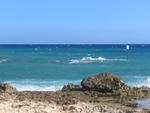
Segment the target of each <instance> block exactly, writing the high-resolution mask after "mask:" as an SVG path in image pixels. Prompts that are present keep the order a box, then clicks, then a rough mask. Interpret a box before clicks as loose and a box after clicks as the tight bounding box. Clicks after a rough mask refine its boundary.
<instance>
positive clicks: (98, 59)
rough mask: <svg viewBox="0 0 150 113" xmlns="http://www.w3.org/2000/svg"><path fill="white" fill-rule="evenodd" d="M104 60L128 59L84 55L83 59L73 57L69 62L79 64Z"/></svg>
mask: <svg viewBox="0 0 150 113" xmlns="http://www.w3.org/2000/svg"><path fill="white" fill-rule="evenodd" d="M97 61H99V62H104V61H127V59H106V58H103V57H98V58H93V57H83V58H82V59H72V60H69V64H79V63H92V62H97Z"/></svg>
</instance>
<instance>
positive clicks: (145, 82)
mask: <svg viewBox="0 0 150 113" xmlns="http://www.w3.org/2000/svg"><path fill="white" fill-rule="evenodd" d="M127 84H128V85H130V86H136V87H143V86H145V87H150V77H147V78H141V79H140V80H138V81H137V82H134V83H127Z"/></svg>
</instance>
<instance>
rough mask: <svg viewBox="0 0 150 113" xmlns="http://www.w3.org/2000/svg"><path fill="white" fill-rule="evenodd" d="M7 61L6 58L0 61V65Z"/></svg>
mask: <svg viewBox="0 0 150 113" xmlns="http://www.w3.org/2000/svg"><path fill="white" fill-rule="evenodd" d="M7 61H8V59H7V58H6V59H0V63H3V62H7Z"/></svg>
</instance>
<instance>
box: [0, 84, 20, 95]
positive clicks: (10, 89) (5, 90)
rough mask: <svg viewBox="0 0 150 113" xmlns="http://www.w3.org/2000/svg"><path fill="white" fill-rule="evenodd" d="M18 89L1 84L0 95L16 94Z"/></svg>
mask: <svg viewBox="0 0 150 113" xmlns="http://www.w3.org/2000/svg"><path fill="white" fill-rule="evenodd" d="M16 91H17V89H16V88H14V87H12V86H11V85H9V84H7V83H0V93H14V92H16Z"/></svg>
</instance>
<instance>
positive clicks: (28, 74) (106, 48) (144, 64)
mask: <svg viewBox="0 0 150 113" xmlns="http://www.w3.org/2000/svg"><path fill="white" fill-rule="evenodd" d="M102 72H112V73H113V74H116V75H118V76H120V77H121V78H123V79H124V81H125V82H126V83H127V84H128V85H131V86H150V45H130V49H129V50H126V45H0V82H7V83H10V84H11V85H13V86H14V87H16V88H17V89H18V90H20V91H22V90H38V91H39V90H41V91H54V90H59V89H60V88H61V87H62V86H63V85H65V84H67V83H77V84H79V83H80V81H81V80H82V79H83V78H84V77H87V76H91V75H95V74H99V73H102Z"/></svg>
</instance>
